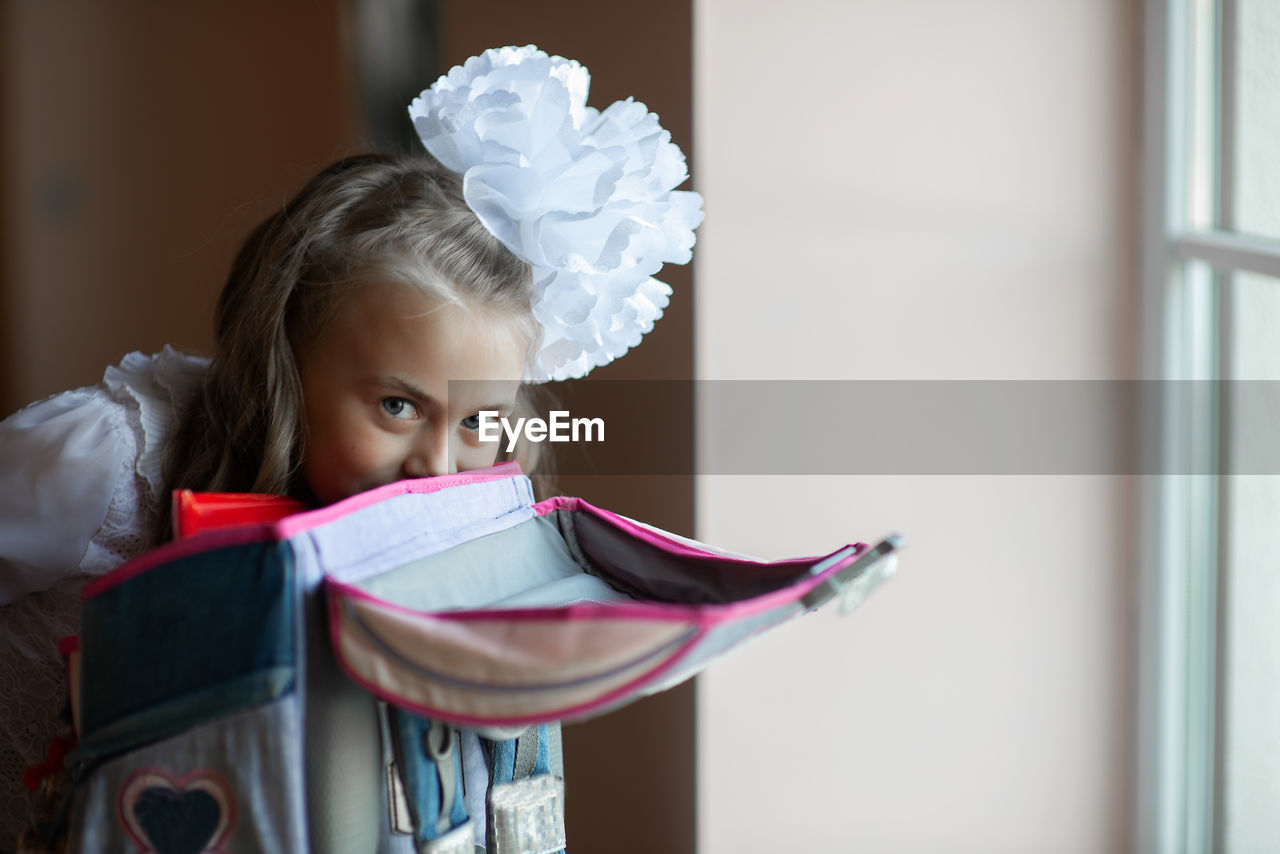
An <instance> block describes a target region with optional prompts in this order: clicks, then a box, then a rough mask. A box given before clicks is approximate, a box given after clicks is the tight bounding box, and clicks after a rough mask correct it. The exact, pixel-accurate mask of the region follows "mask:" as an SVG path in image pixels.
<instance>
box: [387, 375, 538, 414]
mask: <svg viewBox="0 0 1280 854" xmlns="http://www.w3.org/2000/svg"><path fill="white" fill-rule="evenodd" d="M369 381H370V383H372V384H375V385H380V386H383V387H385V388H391V389H395V390H396V391H399V392H401V393H402V394H404V395H405V396H406V397H412V398H415V399H416V400H417V401H418V402H419V403H423V404H427V405H429V406H435V407H437V408H439V409H443V408H444V407H443V406H442V405H441V403H440V401H438V400H436V399H435V398H434V397H433V396H432V395H430V394H428V393H427V392H426V391H424V390H422V389H420V388H418V387H417V386H416V385H414V384H413V383H411V382H409V381H408V380H406V379H404V378H403V377H396V376H376V377H371V378H370V380H369ZM515 406H516V404H515V401H514V400H500V401H496V402H493V403H485V404H482V405H481V406H478V407H476V411H477V412H483V411H489V410H495V409H496V410H498V411H499V412H508V413H509V412H511V411H512V410H513V409H515Z"/></svg>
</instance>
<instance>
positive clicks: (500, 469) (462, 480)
mask: <svg viewBox="0 0 1280 854" xmlns="http://www.w3.org/2000/svg"><path fill="white" fill-rule="evenodd" d="M521 474H524V472H523V471H522V470H521V469H520V464H519V463H516V462H509V463H499V464H498V465H496V466H490V467H489V468H487V469H474V470H471V471H464V472H458V473H457V474H442V475H439V476H438V477H422V478H416V479H412V480H398V481H396V482H395V483H388V484H386V485H384V486H379V487H376V488H374V489H371V490H369V491H368V492H361V493H359V494H357V495H352V496H351V497H350V498H344V499H342V500H341V501H338V502H335V503H333V504H330V505H328V506H327V507H320V508H317V509H315V510H308V511H306V512H305V513H297V514H294V515H293V516H289V517H286V518H284V519H281V520H280V521H279V522H277V523H276V530H277V536H279V537H280V539H282V540H287V539H289V538H290V537H293V536H295V535H297V534H300V533H302V532H303V531H308V530H310V529H312V528H314V527H316V526H318V525H323V524H325V523H326V522H331V521H333V520H334V519H338V518H341V517H343V516H346V515H347V514H349V513H354V512H356V511H357V510H363V509H364V508H365V507H368V506H370V505H372V504H377V503H378V502H379V501H385V500H387V499H388V498H394V497H395V496H397V495H409V494H414V495H429V494H430V493H432V492H439V491H440V490H442V489H448V488H450V487H453V486H466V485H467V484H470V483H484V482H486V481H491V480H504V479H506V478H509V477H514V476H516V475H521Z"/></svg>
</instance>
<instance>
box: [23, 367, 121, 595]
mask: <svg viewBox="0 0 1280 854" xmlns="http://www.w3.org/2000/svg"><path fill="white" fill-rule="evenodd" d="M134 445H135V443H134V434H133V431H132V430H131V429H129V426H128V419H127V417H126V413H125V409H124V407H123V406H121V405H120V404H119V403H117V402H116V401H114V400H113V399H112V398H111V397H110V395H108V394H107V393H106V391H105V390H103V389H100V388H86V389H79V390H77V391H69V392H65V393H63V394H59V395H56V396H54V397H51V398H49V399H48V400H44V401H41V402H40V403H36V404H33V405H31V406H28V407H27V408H26V409H23V410H22V411H20V412H18V413H16V414H14V415H12V416H10V417H9V418H7V419H5V420H4V421H3V422H0V604H7V603H9V602H12V601H13V600H15V599H17V598H19V597H20V596H22V595H24V594H26V593H30V592H33V591H36V590H44V589H47V588H49V587H52V586H53V585H54V584H56V583H57V582H58V581H59V580H60V579H61V578H63V577H65V576H67V575H69V574H70V573H72V572H74V571H76V570H77V569H78V568H79V566H80V563H81V561H82V560H83V558H84V555H85V553H86V551H87V550H88V548H89V544H90V541H91V540H92V538H93V536H94V534H95V533H96V532H97V531H98V529H99V528H101V527H102V523H103V521H104V520H105V519H106V516H107V511H108V509H109V508H110V506H111V499H112V495H113V494H114V493H115V491H116V489H117V488H118V487H119V485H120V482H121V480H122V479H125V478H129V477H131V474H130V471H129V470H130V469H131V468H132V466H131V465H130V464H131V463H132V461H133V458H134V456H135V447H134Z"/></svg>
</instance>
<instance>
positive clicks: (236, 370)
mask: <svg viewBox="0 0 1280 854" xmlns="http://www.w3.org/2000/svg"><path fill="white" fill-rule="evenodd" d="M587 79H588V78H587V74H586V69H584V68H582V67H581V66H579V65H578V64H577V63H574V62H571V61H568V60H564V59H561V58H559V57H548V56H547V55H546V54H544V53H542V52H541V51H538V50H537V49H536V48H533V47H525V48H519V49H517V48H503V49H500V50H491V51H488V52H486V53H485V54H483V55H482V56H479V57H474V58H472V59H471V60H468V62H467V63H466V64H465V65H464V66H460V67H459V68H455V69H454V70H453V71H452V72H450V74H449V75H447V76H446V77H442V78H441V79H440V80H439V81H438V82H437V83H436V84H435V85H434V86H433V87H432V88H431V89H430V90H427V91H425V92H423V93H422V96H421V97H420V98H419V99H418V100H416V101H415V102H414V104H413V106H412V107H411V110H410V112H411V115H412V116H413V117H414V120H415V125H416V127H417V129H418V132H419V135H420V136H421V137H422V139H423V142H424V145H425V146H426V147H427V149H428V151H429V152H430V153H429V154H424V155H418V156H387V155H365V156H360V157H353V158H349V159H345V160H342V161H340V162H338V163H336V164H334V165H333V166H331V167H329V168H328V169H326V170H324V171H323V172H321V173H320V174H319V175H318V176H316V177H315V178H314V179H313V180H312V181H311V182H310V183H308V184H307V186H305V187H304V188H303V189H302V191H301V192H300V193H299V194H298V195H297V196H296V197H295V198H294V199H293V200H291V201H290V202H289V203H288V204H287V205H286V206H285V207H284V208H283V209H282V210H281V211H280V212H279V213H277V214H275V215H274V216H272V217H270V218H269V219H268V220H267V221H266V222H264V223H263V224H262V225H261V226H259V227H258V228H257V229H256V230H255V231H254V232H253V233H252V234H251V235H250V237H249V238H248V240H247V241H246V243H245V245H244V247H243V248H242V250H241V251H240V253H239V255H238V257H237V258H236V260H235V263H234V265H233V267H232V270H231V273H230V276H229V278H228V280H227V283H226V285H225V288H224V290H223V293H222V296H221V299H220V301H219V304H218V310H217V319H216V348H217V349H216V355H215V357H214V359H213V360H212V361H211V362H205V361H204V360H201V359H196V358H193V357H190V356H185V355H183V354H180V353H177V352H176V351H173V350H168V349H166V350H165V351H164V352H163V353H161V354H159V355H157V356H153V357H150V358H147V357H143V356H141V355H139V354H136V353H135V354H132V355H130V356H129V357H126V359H125V360H124V361H123V362H122V363H121V364H120V365H119V366H117V367H114V368H110V369H108V371H107V373H106V375H105V377H104V380H103V383H102V385H101V386H98V387H95V388H87V389H80V390H78V391H74V392H67V393H64V394H62V395H58V396H55V397H53V398H50V399H48V400H46V401H43V402H41V403H37V404H34V405H33V406H30V407H28V408H27V409H25V410H23V411H21V412H19V413H17V414H16V415H14V416H12V417H11V418H9V419H8V420H6V421H5V422H3V424H0V718H2V719H3V720H4V721H5V723H6V725H5V726H4V727H3V734H2V735H0V850H4V849H6V848H8V847H11V846H12V845H13V844H14V840H15V839H16V838H17V836H18V835H19V832H20V829H21V828H22V827H23V826H24V824H26V823H27V821H28V812H29V806H28V802H27V795H26V792H25V791H24V790H23V786H22V781H21V774H22V769H23V768H24V767H27V766H32V765H35V764H36V763H38V762H39V761H40V759H41V757H42V755H43V753H44V746H45V745H46V744H47V743H48V742H49V741H50V740H51V739H54V738H56V737H58V736H61V735H63V734H64V733H65V732H66V731H67V729H68V727H67V725H66V723H65V722H64V721H63V720H62V718H61V714H60V713H61V710H62V708H63V707H64V706H65V691H64V688H63V685H64V676H63V673H62V664H61V661H60V658H59V656H58V653H57V649H56V642H57V639H58V638H59V637H62V636H64V635H68V634H75V633H76V632H77V630H78V625H77V624H78V592H79V589H80V587H81V586H82V585H83V583H84V581H85V580H86V578H88V577H91V576H93V575H96V574H100V573H102V572H105V571H107V570H109V569H111V568H112V567H114V566H116V565H118V564H119V563H121V562H122V561H124V560H126V559H129V558H131V557H134V556H136V555H138V554H140V553H141V552H143V551H144V550H146V549H147V548H150V547H151V546H153V545H155V544H156V543H157V542H159V541H160V540H161V538H162V536H163V535H164V534H165V533H166V532H167V528H168V506H169V502H168V500H167V499H168V495H169V493H170V491H171V490H172V489H175V488H192V489H198V490H213V491H231V492H250V491H252V492H267V493H283V494H289V495H293V496H295V497H297V498H299V499H301V500H303V501H304V502H306V503H308V504H310V505H321V504H327V503H330V502H333V501H337V500H339V499H341V498H344V497H347V496H349V495H353V494H355V493H357V492H361V491H364V490H367V489H370V488H373V487H375V486H379V485H382V484H385V483H389V482H392V481H395V480H399V479H402V478H408V477H427V476H432V475H439V474H446V473H450V472H454V471H459V470H465V469H472V468H479V467H484V466H488V465H492V464H493V463H494V462H495V452H496V449H495V447H494V446H493V445H488V444H484V443H481V442H479V440H478V435H477V428H478V426H479V424H478V413H479V412H480V411H481V410H492V409H497V410H499V411H500V412H502V413H503V414H510V412H511V410H512V409H513V408H515V407H516V406H517V405H518V403H519V401H518V400H517V396H518V394H519V391H520V388H521V381H522V380H534V381H543V380H548V379H556V380H558V379H564V378H568V377H575V376H582V375H583V374H585V373H586V372H587V371H588V370H590V369H591V368H592V367H594V366H597V365H601V364H605V363H607V362H608V361H610V360H611V359H613V358H615V357H616V356H618V355H620V354H621V353H622V352H625V350H626V349H628V348H629V347H630V346H634V344H635V343H637V342H638V341H639V339H640V337H641V336H642V335H643V334H644V333H645V332H647V331H648V330H649V329H650V328H652V324H653V322H654V320H655V319H656V318H657V317H658V316H660V315H661V312H662V308H663V307H664V306H665V304H666V296H667V294H668V293H669V289H667V288H666V286H665V285H662V284H661V283H659V282H656V281H655V280H653V279H652V278H650V276H652V275H653V274H654V273H655V272H657V270H658V269H659V268H660V267H661V265H662V263H663V262H666V261H678V262H681V263H683V262H686V261H688V260H689V251H690V248H691V246H692V243H693V233H692V229H693V228H694V227H695V226H696V225H697V224H698V222H699V221H700V220H701V211H700V204H701V200H700V198H699V197H697V195H696V194H694V193H681V192H672V190H673V188H674V187H675V186H676V185H678V184H679V183H681V182H682V181H683V180H684V178H685V171H684V161H683V157H682V155H681V154H680V152H679V149H677V148H676V147H675V146H674V145H672V144H671V143H670V139H669V136H668V135H667V134H665V132H663V131H662V129H661V128H660V127H659V126H658V125H657V121H656V117H654V116H652V115H651V114H649V113H648V111H647V110H646V109H645V108H644V106H643V105H642V104H637V103H634V102H631V101H626V102H618V103H616V104H614V105H613V106H612V107H610V108H609V109H608V110H605V111H604V112H603V113H597V112H596V111H594V110H592V109H590V108H587V107H586V106H585V103H584V102H585V98H586V91H587ZM450 380H483V381H485V382H483V383H467V384H455V386H454V390H455V392H454V394H452V395H451V394H450V384H449V382H450ZM524 462H525V464H526V466H527V465H528V464H529V461H528V460H525V461H524ZM51 759H52V760H53V761H52V762H51V763H49V764H48V766H47V767H44V768H37V770H36V772H35V773H33V774H28V779H27V781H26V782H27V783H28V784H32V783H35V782H38V781H39V780H40V779H41V777H42V776H43V778H44V779H46V780H48V779H53V777H52V775H50V774H47V773H45V774H42V773H41V772H48V771H51V770H53V769H54V768H56V765H57V762H56V756H52V755H51Z"/></svg>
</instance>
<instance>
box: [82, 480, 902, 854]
mask: <svg viewBox="0 0 1280 854" xmlns="http://www.w3.org/2000/svg"><path fill="white" fill-rule="evenodd" d="M189 500H190V497H188V501H189ZM240 509H243V508H240ZM289 509H292V508H289ZM237 512H239V511H237ZM279 512H280V510H279V508H277V509H276V511H272V510H271V509H270V508H269V506H268V507H267V509H265V510H262V509H261V508H258V509H254V510H253V511H251V513H250V516H252V515H253V514H254V513H261V515H260V516H259V518H268V519H271V518H272V515H273V513H274V514H275V515H279ZM182 518H187V519H188V521H190V519H191V518H198V513H197V514H196V516H194V517H192V516H185V517H184V516H183V515H182V514H180V519H182ZM238 521H240V522H243V521H244V518H243V514H241V518H240V519H239V520H238ZM180 530H181V529H180ZM898 545H899V543H898V540H897V538H896V537H890V538H888V539H886V540H885V541H883V542H881V543H880V544H879V545H877V546H874V547H872V546H868V545H865V544H855V545H850V546H846V547H844V548H842V549H839V550H837V551H835V552H833V553H831V554H828V555H825V556H822V557H816V558H799V559H794V560H785V561H775V562H767V561H758V560H754V559H750V558H746V557H743V556H740V555H733V554H728V553H725V552H723V551H721V550H718V549H715V548H712V547H710V546H707V545H705V544H702V543H698V542H695V541H692V540H688V539H685V538H682V537H678V536H675V535H672V534H669V533H666V532H663V531H660V530H657V529H655V528H652V527H650V526H647V525H643V524H641V523H638V522H635V521H633V520H630V519H627V518H625V517H622V516H619V515H617V514H614V513H610V512H608V511H605V510H601V509H599V508H596V507H593V506H592V505H590V504H588V503H586V502H584V501H582V500H580V499H577V498H553V499H548V500H546V501H541V502H535V501H534V500H533V493H532V488H531V486H530V483H529V481H528V479H527V478H526V477H524V475H523V474H521V473H520V471H519V468H518V467H516V466H515V465H514V464H505V465H502V466H496V467H494V468H492V469H486V470H483V471H478V472H466V473H463V474H459V475H450V476H446V477H439V478H430V479H424V480H418V481H403V482H400V483H396V484H391V485H388V486H385V487H382V488H379V489H376V490H373V491H371V492H368V493H364V494H361V495H357V496H353V497H352V498H350V499H347V500H345V501H342V502H339V503H338V504H334V505H331V506H329V507H325V508H322V509H319V510H313V511H308V512H303V513H297V514H294V515H289V516H286V517H284V518H280V519H276V520H274V521H268V522H262V523H256V524H248V525H245V524H241V525H239V526H238V527H233V528H221V529H213V530H206V531H204V532H200V533H196V534H194V535H192V536H189V537H187V538H184V539H180V540H178V541H176V542H174V543H171V544H168V545H166V546H163V547H161V548H159V549H157V550H155V551H154V552H151V553H150V554H148V555H145V556H143V557H141V558H139V559H137V560H135V561H133V562H131V563H128V564H126V565H124V566H122V567H120V568H119V569H117V570H115V571H114V572H112V573H110V574H108V575H105V576H103V577H101V578H100V579H98V580H96V581H95V582H93V583H91V584H90V585H89V586H88V587H86V589H85V603H84V616H83V621H82V634H81V643H80V649H81V652H80V660H79V667H78V673H79V678H78V684H77V685H73V704H74V709H75V715H76V719H77V729H78V732H79V744H78V746H77V748H76V750H75V751H74V752H73V754H72V756H71V757H70V767H71V769H72V778H73V786H74V790H73V802H72V812H71V819H70V822H71V843H72V846H71V847H72V850H80V851H97V850H125V849H130V846H132V848H131V850H140V851H156V852H164V851H219V850H236V851H259V850H260V851H299V852H301V851H323V850H331V851H347V850H358V849H360V848H362V847H367V848H368V849H369V850H375V849H376V850H380V851H397V850H405V851H427V852H434V853H435V854H439V852H453V851H460V852H461V851H465V852H468V853H469V852H472V851H473V850H488V851H490V852H496V854H506V852H530V851H539V852H542V851H547V852H550V851H558V850H561V849H563V847H564V844H565V843H564V821H563V784H562V782H561V777H562V771H561V768H560V764H561V763H560V746H559V728H558V722H560V721H568V720H577V719H582V718H586V717H591V716H593V715H598V714H601V713H603V712H606V711H608V710H610V709H613V708H617V707H619V706H622V705H625V704H626V703H628V702H631V701H633V700H635V699H637V698H638V697H640V696H642V695H644V694H648V693H653V692H655V691H659V690H662V689H664V688H668V687H671V686H673V685H675V684H678V683H679V682H681V681H683V680H685V679H688V678H690V677H691V676H693V675H694V674H695V673H697V672H698V671H699V670H701V669H702V668H703V667H706V666H707V665H708V664H709V663H710V662H711V661H712V660H714V659H715V658H716V657H717V656H719V655H721V654H723V653H725V652H726V651H728V650H729V649H731V648H733V647H734V646H736V645H737V644H740V643H742V642H744V641H745V640H746V639H748V638H749V637H751V636H753V635H756V634H758V633H760V632H761V631H764V630H766V629H768V628H770V627H773V626H776V625H778V624H780V623H782V622H784V621H787V620H789V619H792V618H794V617H796V616H798V615H800V614H803V613H805V612H807V611H810V610H813V609H815V608H817V607H819V606H820V605H822V604H824V603H825V602H827V601H828V600H830V599H833V598H837V597H839V598H841V599H842V600H843V601H844V602H845V603H846V604H854V603H855V602H856V601H857V600H858V599H860V598H861V597H862V596H864V595H866V593H867V592H869V591H870V589H871V588H872V587H874V585H875V584H877V583H878V582H879V581H880V580H882V579H883V578H885V577H887V576H888V575H889V574H890V573H891V572H892V569H893V561H894V559H895V557H894V554H893V553H894V551H895V550H896V548H897V547H898ZM373 698H376V702H375V700H374V699H373ZM370 840H373V841H370Z"/></svg>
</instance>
